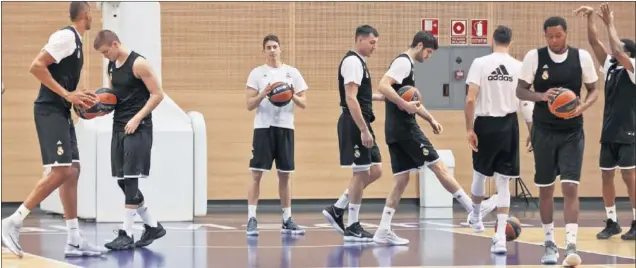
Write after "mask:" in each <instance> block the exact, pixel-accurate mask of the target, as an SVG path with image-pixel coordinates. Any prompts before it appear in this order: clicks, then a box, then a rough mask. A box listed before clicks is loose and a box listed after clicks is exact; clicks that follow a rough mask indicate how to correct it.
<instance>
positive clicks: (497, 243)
mask: <svg viewBox="0 0 636 268" xmlns="http://www.w3.org/2000/svg"><path fill="white" fill-rule="evenodd" d="M490 253H493V254H507V253H508V249H506V240H505V239H500V238H498V237H497V235H496V234H495V235H494V236H493V237H492V245H491V246H490Z"/></svg>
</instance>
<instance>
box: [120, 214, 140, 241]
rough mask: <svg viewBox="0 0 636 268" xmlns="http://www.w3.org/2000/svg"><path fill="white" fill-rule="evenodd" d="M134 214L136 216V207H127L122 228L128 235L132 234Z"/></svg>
mask: <svg viewBox="0 0 636 268" xmlns="http://www.w3.org/2000/svg"><path fill="white" fill-rule="evenodd" d="M135 216H137V209H134V208H127V209H126V217H124V225H123V229H124V231H126V234H127V235H128V236H130V237H132V236H133V222H135Z"/></svg>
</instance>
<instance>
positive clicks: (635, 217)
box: [632, 208, 636, 221]
mask: <svg viewBox="0 0 636 268" xmlns="http://www.w3.org/2000/svg"><path fill="white" fill-rule="evenodd" d="M632 212H634V220H635V221H636V208H632Z"/></svg>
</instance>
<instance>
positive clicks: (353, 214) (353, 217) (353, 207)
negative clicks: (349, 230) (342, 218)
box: [347, 204, 360, 227]
mask: <svg viewBox="0 0 636 268" xmlns="http://www.w3.org/2000/svg"><path fill="white" fill-rule="evenodd" d="M359 214H360V204H349V217H348V219H347V227H348V226H351V225H352V224H354V223H356V222H358V221H359V220H358V215H359Z"/></svg>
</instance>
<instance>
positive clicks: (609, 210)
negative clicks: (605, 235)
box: [605, 205, 616, 222]
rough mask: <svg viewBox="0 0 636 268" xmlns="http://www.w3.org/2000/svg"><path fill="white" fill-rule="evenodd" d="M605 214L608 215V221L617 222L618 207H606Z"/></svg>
mask: <svg viewBox="0 0 636 268" xmlns="http://www.w3.org/2000/svg"><path fill="white" fill-rule="evenodd" d="M605 214H606V215H607V218H608V219H611V220H613V221H614V222H616V205H614V206H611V207H605Z"/></svg>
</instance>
